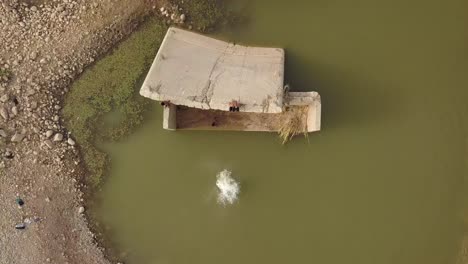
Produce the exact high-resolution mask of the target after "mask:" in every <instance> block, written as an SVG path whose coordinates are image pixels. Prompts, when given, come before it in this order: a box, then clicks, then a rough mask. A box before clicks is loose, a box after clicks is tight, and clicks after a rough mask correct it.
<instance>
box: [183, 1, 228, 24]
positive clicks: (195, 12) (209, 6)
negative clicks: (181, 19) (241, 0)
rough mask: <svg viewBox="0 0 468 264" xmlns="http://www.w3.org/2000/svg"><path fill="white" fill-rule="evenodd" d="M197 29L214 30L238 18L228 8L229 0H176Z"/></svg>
mask: <svg viewBox="0 0 468 264" xmlns="http://www.w3.org/2000/svg"><path fill="white" fill-rule="evenodd" d="M174 2H176V3H177V5H178V6H180V7H182V9H183V10H184V11H185V12H186V15H187V18H188V19H189V20H190V22H191V23H192V25H193V26H194V28H195V29H198V30H201V31H203V32H208V31H212V30H214V29H215V28H217V27H221V26H223V25H226V24H228V23H231V22H233V20H235V19H237V17H236V15H234V13H233V12H230V11H229V9H228V8H227V5H228V2H229V1H228V0H176V1H174Z"/></svg>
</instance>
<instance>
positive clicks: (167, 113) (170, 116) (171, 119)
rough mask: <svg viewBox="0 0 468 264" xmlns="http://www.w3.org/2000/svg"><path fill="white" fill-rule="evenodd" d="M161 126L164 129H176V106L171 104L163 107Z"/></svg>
mask: <svg viewBox="0 0 468 264" xmlns="http://www.w3.org/2000/svg"><path fill="white" fill-rule="evenodd" d="M163 128H164V129H166V130H176V129H177V106H176V105H173V104H171V105H170V106H169V107H164V113H163Z"/></svg>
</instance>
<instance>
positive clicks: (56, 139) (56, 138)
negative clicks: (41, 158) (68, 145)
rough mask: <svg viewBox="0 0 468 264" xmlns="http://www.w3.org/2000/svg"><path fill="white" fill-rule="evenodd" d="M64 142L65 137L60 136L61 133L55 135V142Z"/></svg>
mask: <svg viewBox="0 0 468 264" xmlns="http://www.w3.org/2000/svg"><path fill="white" fill-rule="evenodd" d="M62 140H63V135H62V134H60V133H57V134H55V136H54V141H55V142H59V141H62Z"/></svg>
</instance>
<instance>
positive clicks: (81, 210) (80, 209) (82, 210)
mask: <svg viewBox="0 0 468 264" xmlns="http://www.w3.org/2000/svg"><path fill="white" fill-rule="evenodd" d="M84 211H85V208H84V207H83V206H80V208H78V213H79V214H82V213H84Z"/></svg>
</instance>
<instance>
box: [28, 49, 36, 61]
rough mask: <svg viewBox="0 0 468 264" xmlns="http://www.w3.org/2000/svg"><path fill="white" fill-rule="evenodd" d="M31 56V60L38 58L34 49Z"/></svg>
mask: <svg viewBox="0 0 468 264" xmlns="http://www.w3.org/2000/svg"><path fill="white" fill-rule="evenodd" d="M29 58H30V59H31V60H35V59H36V58H37V53H36V52H34V51H33V52H31V53H30V54H29Z"/></svg>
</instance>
